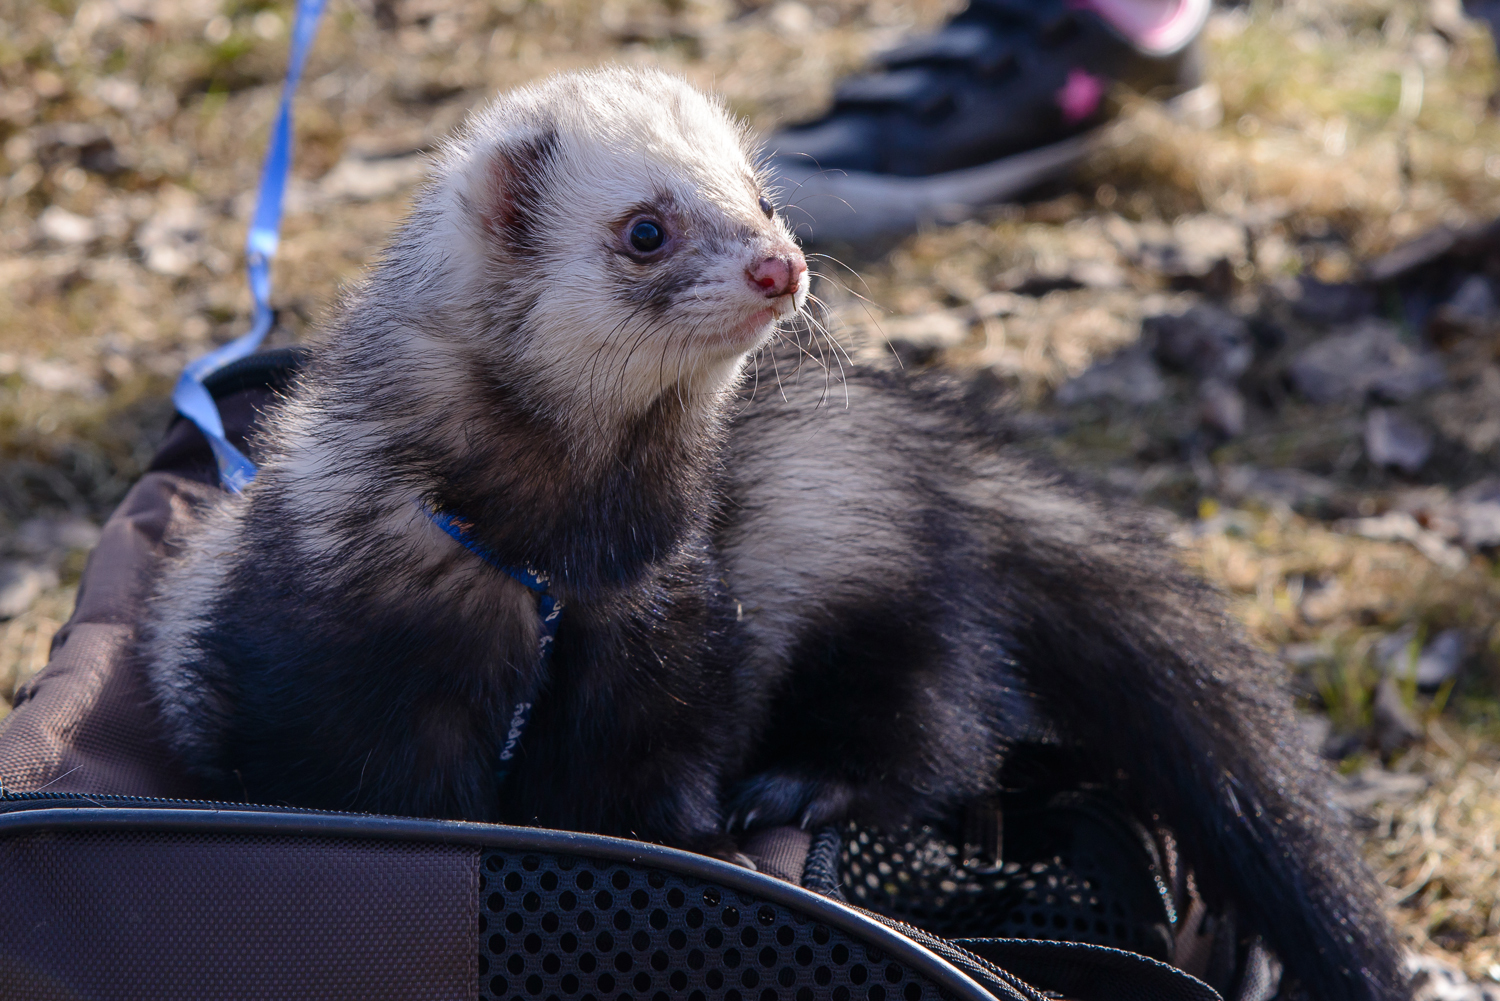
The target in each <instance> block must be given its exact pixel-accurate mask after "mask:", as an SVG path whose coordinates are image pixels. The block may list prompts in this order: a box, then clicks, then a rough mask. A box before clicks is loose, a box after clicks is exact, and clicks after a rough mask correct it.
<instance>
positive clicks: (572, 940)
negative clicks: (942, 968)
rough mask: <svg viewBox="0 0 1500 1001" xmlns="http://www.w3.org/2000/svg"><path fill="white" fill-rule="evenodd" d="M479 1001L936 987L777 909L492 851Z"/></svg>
mask: <svg viewBox="0 0 1500 1001" xmlns="http://www.w3.org/2000/svg"><path fill="white" fill-rule="evenodd" d="M480 905H481V907H480V918H479V925H480V928H479V969H480V997H481V998H485V999H493V1001H531V999H534V998H538V999H543V1001H566V999H572V998H576V999H579V1001H938V999H939V998H947V997H948V995H947V993H946V992H944V991H940V990H939V988H938V987H937V985H936V984H934V983H932V982H931V981H930V980H927V979H926V978H924V977H922V976H920V975H918V974H916V973H915V972H913V971H910V970H908V969H906V968H905V967H903V966H902V965H901V964H900V963H898V962H895V961H894V960H893V959H892V958H891V957H889V956H886V955H885V954H884V953H883V952H882V951H881V950H880V949H879V948H878V947H876V946H866V945H865V944H863V943H861V942H857V941H855V940H854V939H852V938H850V937H849V936H848V935H846V934H844V933H843V932H840V931H838V930H837V929H834V928H830V927H829V926H827V925H824V924H821V923H819V922H817V921H815V920H813V919H811V918H808V917H806V916H804V915H801V914H798V913H796V912H795V911H792V910H789V909H787V908H785V907H781V906H778V905H775V904H771V903H766V902H764V901H758V900H756V899H755V898H753V897H749V896H745V895H741V894H738V893H736V892H734V891H731V890H726V889H724V888H722V887H719V886H715V885H713V884H711V883H705V882H702V881H700V880H697V879H694V878H692V877H683V876H676V875H673V874H670V873H665V872H659V871H656V870H650V869H643V868H638V867H635V866H630V865H623V864H620V863H614V862H602V861H595V860H591V859H584V858H570V857H568V856H555V855H546V854H528V853H516V852H509V851H503V850H486V851H484V853H483V855H482V858H481V865H480Z"/></svg>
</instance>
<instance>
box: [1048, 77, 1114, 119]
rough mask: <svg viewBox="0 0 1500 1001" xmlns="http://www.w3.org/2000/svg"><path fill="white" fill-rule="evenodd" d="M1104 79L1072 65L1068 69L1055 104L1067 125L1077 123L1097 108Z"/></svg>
mask: <svg viewBox="0 0 1500 1001" xmlns="http://www.w3.org/2000/svg"><path fill="white" fill-rule="evenodd" d="M1105 85H1106V81H1105V79H1104V77H1102V76H1094V75H1093V74H1092V73H1089V72H1087V71H1085V70H1081V69H1079V68H1078V67H1077V66H1074V67H1073V68H1072V69H1070V70H1068V82H1067V83H1065V84H1063V86H1062V89H1061V90H1059V91H1058V92H1057V106H1058V107H1059V108H1061V109H1062V113H1063V118H1064V119H1065V120H1066V121H1067V123H1068V124H1069V125H1077V124H1078V123H1079V122H1081V121H1083V120H1084V119H1085V118H1088V117H1089V116H1090V115H1092V114H1093V113H1094V112H1095V111H1098V110H1099V102H1100V101H1101V100H1103V98H1104V88H1105Z"/></svg>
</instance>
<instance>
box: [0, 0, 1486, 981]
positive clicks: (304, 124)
mask: <svg viewBox="0 0 1500 1001" xmlns="http://www.w3.org/2000/svg"><path fill="white" fill-rule="evenodd" d="M954 8H955V4H954V3H953V2H952V0H826V2H821V0H820V2H802V0H545V2H544V0H485V2H467V0H333V3H332V4H331V7H330V14H329V17H328V18H327V20H326V22H325V24H324V26H323V29H322V32H321V34H320V36H319V39H318V42H317V45H316V47H315V49H314V51H313V54H312V56H311V61H310V64H309V67H308V70H307V74H306V83H305V86H304V88H303V91H302V94H301V96H300V97H299V99H298V122H297V143H298V145H297V149H296V159H295V166H294V180H293V183H292V186H291V189H290V193H289V199H288V217H287V221H286V226H285V234H284V242H283V245H282V253H281V256H280V259H279V260H278V263H277V265H276V283H277V284H276V301H277V305H278V308H279V311H280V312H279V322H278V328H277V330H276V333H275V334H274V338H275V339H276V340H277V341H280V342H286V341H292V340H300V339H302V338H304V337H306V336H310V335H312V333H313V329H314V328H315V326H316V323H317V320H318V318H319V317H320V316H321V315H323V313H324V312H325V310H327V309H328V307H329V304H330V303H331V302H332V301H333V299H334V297H335V296H336V294H337V291H338V289H339V287H340V284H341V283H343V282H346V281H348V280H350V279H352V278H355V277H356V276H357V275H358V274H359V271H360V269H361V268H362V267H363V266H365V264H366V263H367V262H369V261H370V260H371V259H372V258H374V257H375V256H376V255H377V254H378V253H379V249H380V247H381V244H382V241H383V239H384V238H385V236H386V234H387V233H388V232H389V231H390V229H391V227H392V226H393V225H394V224H395V223H396V222H397V221H398V220H399V219H400V217H401V215H402V213H403V211H404V207H405V204H406V199H407V196H408V194H409V192H410V189H411V187H412V185H413V184H415V183H416V182H417V180H418V179H419V178H420V176H421V173H422V169H423V161H422V153H423V151H427V150H430V149H431V148H432V146H433V144H434V143H435V142H436V141H437V140H438V138H439V137H441V136H442V135H443V134H444V133H445V132H447V131H448V130H449V129H451V128H452V127H453V126H454V125H455V124H457V123H458V122H459V121H460V120H461V119H462V118H463V116H464V114H465V113H466V111H467V110H468V109H469V108H470V107H472V106H473V105H474V104H475V103H476V102H478V101H480V100H482V99H484V98H485V97H486V96H488V95H490V94H492V93H494V92H495V91H497V90H500V89H504V88H506V87H509V86H512V85H515V84H518V83H521V82H523V81H526V80H529V79H532V78H534V77H536V76H538V75H540V74H544V73H547V72H551V71H554V70H559V69H568V68H576V67H583V66H589V65H594V64H597V63H598V62H600V61H604V60H616V61H622V62H640V63H650V64H654V65H660V66H665V67H668V68H671V69H674V70H677V71H679V72H682V73H683V74H685V75H687V76H688V77H689V78H690V79H692V80H693V81H694V82H696V83H698V84H700V85H702V86H704V87H707V88H710V89H713V90H717V91H719V92H720V93H722V94H724V95H725V96H726V97H727V99H728V100H729V102H730V104H731V106H732V107H733V108H734V109H735V110H736V111H737V112H738V113H740V114H742V115H744V116H745V117H747V118H748V119H749V120H750V122H751V123H752V124H753V125H754V126H755V127H756V128H758V129H761V130H763V131H765V132H770V131H772V130H773V129H774V128H775V127H776V126H777V125H778V124H780V123H787V122H791V121H795V120H797V119H799V118H805V117H809V116H812V115H815V114H817V113H818V112H819V111H820V110H821V109H822V108H823V107H824V106H825V104H826V102H827V100H828V97H829V94H830V93H831V89H832V86H833V84H834V82H835V81H836V80H837V78H838V77H839V76H840V75H842V74H845V73H847V72H850V71H852V70H854V69H857V68H858V67H859V66H860V65H861V64H862V63H863V61H864V60H865V58H866V57H867V56H868V55H869V54H870V53H871V52H873V51H876V50H878V49H881V48H883V47H886V46H889V45H891V44H893V43H894V42H896V41H897V40H899V39H900V38H902V37H904V36H906V35H908V34H910V33H912V32H917V31H921V30H924V29H927V28H931V27H933V26H935V25H937V24H939V23H941V21H942V20H943V19H944V18H945V17H946V16H948V15H949V14H950V13H952V12H953V10H954ZM1488 12H1489V11H1488V9H1481V6H1480V5H1475V6H1473V7H1471V9H1469V10H1467V11H1466V10H1465V9H1464V8H1463V7H1461V6H1460V5H1459V3H1458V0H1433V2H1427V3H1419V2H1415V0H1329V2H1318V0H1283V2H1271V0H1254V2H1250V3H1246V4H1237V5H1229V6H1222V7H1220V8H1218V9H1216V11H1215V12H1214V14H1213V17H1212V19H1211V21H1210V24H1209V27H1208V30H1207V32H1206V35H1205V38H1204V59H1205V62H1204V65H1205V67H1206V75H1207V79H1208V85H1207V86H1205V87H1204V88H1202V89H1200V90H1199V91H1197V92H1195V93H1194V94H1193V95H1190V96H1189V98H1187V99H1184V100H1181V101H1178V102H1176V103H1175V104H1168V105H1163V104H1158V103H1155V102H1152V101H1150V100H1146V99H1144V98H1142V97H1140V96H1139V95H1133V94H1128V93H1119V94H1116V95H1114V98H1113V99H1114V100H1115V101H1116V102H1117V104H1118V106H1119V108H1120V111H1121V114H1120V116H1119V118H1118V119H1117V120H1116V121H1115V122H1114V123H1113V124H1112V125H1110V126H1108V127H1106V128H1105V129H1104V130H1103V131H1102V132H1101V133H1100V134H1099V135H1098V137H1097V141H1096V143H1095V147H1094V152H1093V153H1092V154H1091V155H1090V157H1089V159H1088V161H1087V162H1086V163H1085V164H1084V166H1083V167H1082V169H1081V170H1079V171H1078V172H1077V173H1076V174H1075V175H1074V176H1073V177H1071V178H1069V179H1068V180H1067V181H1065V182H1060V183H1057V184H1054V185H1052V186H1050V187H1049V188H1047V189H1046V190H1043V191H1039V192H1037V193H1035V195H1034V197H1032V198H1031V199H1029V200H1028V201H1026V202H1025V203H1024V204H1020V205H1010V206H998V207H995V208H993V209H990V210H986V211H984V212H981V213H977V214H974V213H968V214H965V213H954V214H952V215H951V216H950V217H946V218H942V219H935V220H933V221H932V222H931V224H930V225H928V226H926V227H924V228H923V230H922V231H921V232H919V233H916V234H913V235H911V236H909V237H906V238H903V239H899V240H891V241H888V242H886V243H885V244H882V245H879V246H863V247H859V248H850V247H831V248H819V249H820V250H821V251H823V252H824V254H825V256H823V257H820V258H819V259H818V260H819V270H821V271H822V272H823V274H824V278H823V279H821V280H820V285H821V287H820V289H819V294H820V296H821V297H822V298H823V299H824V300H826V301H827V303H828V304H829V307H828V311H829V313H830V314H831V319H832V320H833V321H834V326H835V336H836V337H837V338H838V339H839V340H840V342H841V343H842V344H843V345H844V347H845V348H846V349H847V350H848V351H849V352H851V353H852V354H855V355H857V356H859V357H863V358H865V359H867V360H870V361H872V362H873V363H875V364H882V365H893V364H900V365H904V366H907V367H913V368H924V367H933V368H939V369H942V370H944V371H946V372H948V373H950V374H951V375H952V377H953V378H956V379H959V380H962V381H963V382H964V383H965V385H966V386H967V387H969V389H970V390H971V396H972V398H973V399H974V401H975V406H976V407H993V408H1000V409H1003V410H1005V411H1006V412H1008V413H1010V414H1011V415H1012V419H1011V427H1012V428H1013V429H1018V430H1016V432H1015V433H1017V434H1018V435H1019V436H1020V438H1021V439H1022V444H1023V445H1024V447H1027V448H1031V449H1035V450H1037V451H1039V452H1045V453H1047V454H1050V455H1052V456H1053V457H1055V458H1057V459H1058V460H1060V461H1061V462H1063V463H1064V464H1065V465H1067V466H1068V467H1069V468H1071V469H1073V470H1075V471H1077V472H1078V473H1079V474H1080V475H1083V476H1086V477H1089V478H1092V479H1095V480H1097V481H1098V482H1099V483H1100V484H1101V485H1103V486H1104V487H1105V489H1108V490H1111V491H1114V492H1115V493H1117V494H1118V495H1119V496H1121V497H1134V498H1139V499H1141V500H1144V501H1146V502H1148V503H1150V504H1153V505H1155V506H1156V507H1157V509H1158V510H1159V511H1160V512H1161V517H1162V525H1163V530H1164V532H1165V533H1166V534H1167V535H1168V536H1169V537H1170V538H1171V539H1172V540H1173V544H1174V545H1176V546H1178V547H1180V549H1181V552H1182V555H1183V558H1184V559H1185V560H1186V561H1188V562H1189V563H1191V564H1192V565H1194V566H1196V567H1199V568H1201V569H1202V571H1203V572H1204V573H1205V574H1206V575H1207V576H1208V577H1209V578H1210V579H1212V580H1213V581H1215V582H1216V583H1217V584H1218V585H1220V586H1221V587H1223V588H1224V589H1225V591H1226V592H1227V593H1228V594H1229V595H1230V597H1231V600H1232V605H1233V609H1234V611H1235V613H1236V614H1237V615H1238V616H1239V617H1240V618H1242V619H1243V621H1244V622H1245V623H1246V624H1247V626H1248V627H1249V628H1250V630H1251V632H1252V633H1253V634H1254V635H1255V636H1256V637H1257V638H1258V639H1259V640H1260V641H1261V642H1263V643H1265V644H1266V645H1267V646H1268V647H1269V648H1271V649H1273V650H1275V651H1277V652H1279V653H1280V654H1281V655H1282V656H1283V657H1284V659H1285V661H1286V663H1287V665H1288V677H1289V680H1290V683H1291V684H1292V685H1293V687H1294V689H1295V690H1296V692H1297V693H1298V697H1299V699H1300V700H1301V703H1302V705H1303V706H1304V708H1306V709H1307V710H1308V712H1307V714H1306V717H1305V719H1306V726H1307V731H1308V737H1309V739H1312V740H1314V741H1316V742H1317V743H1318V744H1319V746H1320V747H1321V748H1322V749H1323V751H1324V753H1325V754H1326V755H1327V756H1328V757H1329V758H1331V759H1332V760H1333V761H1335V762H1336V763H1337V767H1338V768H1339V769H1340V771H1341V772H1342V773H1343V774H1344V775H1345V776H1346V780H1345V786H1344V788H1343V792H1342V793H1341V795H1343V796H1344V798H1345V800H1346V805H1348V806H1349V807H1350V808H1351V810H1353V811H1354V815H1355V816H1356V818H1357V819H1358V821H1359V824H1360V829H1361V831H1362V832H1363V833H1364V835H1365V836H1366V839H1367V845H1368V848H1369V855H1370V858H1371V861H1372V864H1374V865H1375V867H1376V868H1377V870H1378V872H1379V874H1380V876H1381V878H1382V879H1383V880H1384V881H1385V882H1386V884H1387V885H1388V886H1389V887H1391V897H1390V899H1391V906H1392V913H1393V914H1394V915H1395V916H1396V918H1397V920H1398V921H1399V922H1400V923H1401V925H1402V927H1403V929H1404V930H1405V932H1406V933H1407V934H1408V935H1409V936H1410V938H1411V941H1412V942H1413V944H1414V945H1415V946H1416V947H1417V948H1419V949H1422V950H1425V951H1427V952H1429V953H1432V954H1435V955H1437V954H1440V955H1443V956H1446V957H1448V958H1449V959H1450V960H1451V961H1453V962H1454V963H1456V964H1458V965H1459V966H1460V967H1461V968H1463V969H1464V970H1465V971H1467V972H1468V974H1469V975H1471V976H1474V977H1488V976H1490V975H1491V974H1492V973H1493V974H1494V979H1500V965H1496V964H1500V938H1497V934H1500V914H1497V915H1492V914H1491V907H1492V905H1493V903H1494V901H1495V900H1496V899H1500V892H1497V891H1500V885H1497V884H1500V875H1497V872H1500V865H1497V862H1496V859H1495V854H1494V850H1495V833H1494V832H1495V829H1496V825H1497V823H1500V753H1497V750H1496V748H1497V745H1500V563H1497V559H1496V547H1497V546H1500V452H1497V446H1500V364H1497V352H1500V307H1497V305H1496V303H1497V299H1500V286H1497V285H1496V284H1495V282H1496V281H1497V280H1500V230H1495V229H1493V228H1492V227H1489V226H1488V223H1489V222H1490V221H1491V220H1492V219H1494V218H1495V217H1496V216H1497V215H1500V141H1497V140H1500V124H1497V118H1496V108H1497V104H1500V99H1497V88H1500V74H1497V67H1496V54H1495V46H1494V43H1493V41H1492V39H1491V34H1490V30H1489V27H1488V25H1487V24H1486V22H1485V21H1484V20H1483V18H1482V17H1476V16H1475V15H1483V14H1486V13H1488ZM289 17H290V7H289V5H288V4H286V3H281V2H269V0H247V2H240V0H229V2H221V0H81V2H73V0H44V2H36V0H0V696H3V697H6V698H8V697H9V695H10V693H11V692H13V690H14V687H15V686H16V685H17V684H19V683H20V682H21V681H23V680H24V679H25V678H26V677H28V676H29V675H30V674H31V673H33V672H35V671H36V670H38V669H39V668H40V667H41V666H42V665H43V664H44V663H45V662H46V658H47V647H48V643H49V641H50V638H51V636H52V634H53V632H54V631H55V630H56V628H57V627H58V625H59V624H60V623H61V622H62V621H63V620H64V619H65V618H66V617H67V615H68V614H69V611H70V609H71V604H72V597H73V591H74V588H75V587H76V583H77V580H78V576H79V574H80V573H81V570H82V567H83V564H84V560H85V558H86V554H87V551H88V549H89V547H90V546H91V545H92V543H93V540H94V539H95V538H96V536H97V527H98V525H100V524H101V523H102V522H103V520H104V519H105V518H106V517H107V516H108V514H109V512H110V510H111V509H112V508H113V506H114V505H115V504H116V503H117V502H118V501H119V499H120V498H121V496H122V495H123V493H124V491H125V490H126V489H128V487H129V485H130V484H131V483H132V482H133V481H134V479H135V478H136V477H138V476H139V475H140V473H141V471H142V470H143V468H144V466H145V463H146V462H147V461H148V460H149V457H150V455H151V452H152V449H153V448H154V446H155V444H156V442H157V440H158V439H159V437H160V435H161V432H162V430H163V429H164V427H165V425H166V422H167V421H168V419H169V417H170V406H169V404H168V403H167V393H168V392H169V389H170V386H171V383H172V381H173V379H175V377H176V375H177V373H178V372H179V371H180V369H181V367H182V365H183V363H184V362H185V361H186V360H187V359H189V358H191V357H193V356H196V355H197V354H199V353H201V352H203V351H204V350H206V349H207V348H208V347H210V346H211V345H213V344H215V343H220V342H222V341H224V340H226V339H228V338H229V337H230V336H232V335H234V334H236V333H238V332H240V331H242V330H243V329H244V326H245V324H246V319H247V316H248V310H249V297H248V294H247V292H246V291H245V288H244V281H243V275H242V271H241V267H242V259H241V252H240V246H241V243H242V241H243V238H244V229H245V225H246V220H247V219H248V216H249V212H250V207H251V204H252V197H253V196H252V194H251V193H252V192H253V189H254V185H255V181H256V178H257V175H258V172H259V167H260V159H261V156H262V154H263V151H264V147H265V142H266V137H267V133H268V130H269V126H270V121H271V117H272V114H273V109H274V106H275V102H276V100H277V94H278V88H279V82H280V75H281V73H282V71H283V67H284V62H285V47H286V42H287V33H288V28H289V21H288V19H289ZM4 705H5V703H0V709H3V708H4Z"/></svg>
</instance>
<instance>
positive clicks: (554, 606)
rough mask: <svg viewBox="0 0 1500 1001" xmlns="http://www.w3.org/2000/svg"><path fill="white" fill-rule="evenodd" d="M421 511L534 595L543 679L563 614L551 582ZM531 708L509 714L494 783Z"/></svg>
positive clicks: (456, 522) (440, 515) (466, 525)
mask: <svg viewBox="0 0 1500 1001" xmlns="http://www.w3.org/2000/svg"><path fill="white" fill-rule="evenodd" d="M421 508H422V513H423V514H425V515H427V517H428V519H429V520H431V522H432V523H433V524H434V525H436V526H437V527H438V528H441V529H442V530H443V531H444V532H446V533H448V536H449V537H450V538H452V539H453V541H454V542H457V543H458V544H459V545H460V546H463V547H464V548H465V549H467V550H468V551H469V552H471V553H473V554H474V555H475V556H478V557H479V558H480V559H481V560H483V561H484V562H486V563H488V564H489V565H490V566H492V567H494V568H495V569H496V570H499V571H500V572H501V573H503V574H505V575H506V576H508V577H510V578H511V579H513V580H516V581H519V582H520V583H522V584H524V585H526V586H527V587H528V588H530V589H531V590H532V591H533V592H535V593H536V596H537V615H538V616H539V617H540V619H541V628H540V629H539V630H538V631H537V646H538V650H537V656H538V658H539V659H540V660H541V668H542V670H541V674H542V676H543V677H545V676H546V673H547V666H548V665H549V664H550V663H551V662H552V648H553V647H554V646H555V645H556V644H557V626H558V623H559V622H561V621H562V611H563V603H562V602H560V601H558V600H557V599H556V598H554V597H553V596H552V594H551V592H550V590H549V584H550V583H551V581H550V579H549V578H548V576H547V575H546V574H545V573H542V572H541V571H539V570H536V569H534V568H532V567H524V568H522V567H512V566H506V565H505V564H504V563H501V562H500V561H499V560H498V559H496V558H495V555H494V554H493V553H491V552H490V551H489V550H488V549H486V548H484V546H482V545H480V543H479V541H478V540H477V539H475V538H474V535H473V529H474V526H473V524H472V523H470V522H468V521H465V520H463V519H462V518H457V517H454V516H453V515H451V514H448V513H447V512H445V511H439V510H436V509H435V508H433V507H431V506H429V505H427V504H423V505H421ZM531 706H532V703H531V702H517V703H516V705H515V709H514V710H513V711H512V713H511V719H510V728H509V730H507V732H506V734H505V742H504V743H503V744H502V745H501V747H500V760H499V763H498V764H497V765H496V767H495V779H496V781H497V782H504V781H505V779H506V776H508V775H509V774H510V770H511V766H512V764H513V763H514V761H515V756H516V750H517V749H518V748H519V747H520V746H521V735H522V734H523V733H525V732H526V724H527V723H529V722H531Z"/></svg>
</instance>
